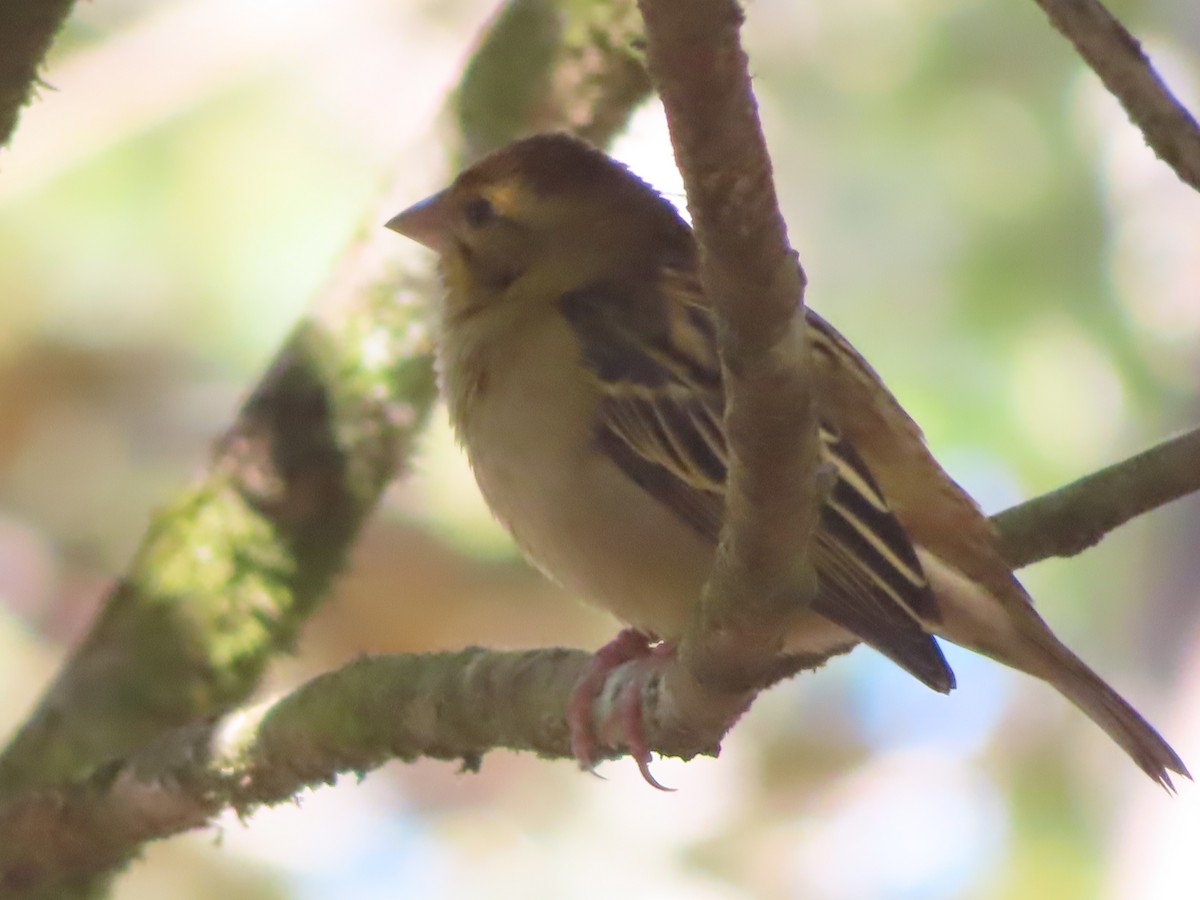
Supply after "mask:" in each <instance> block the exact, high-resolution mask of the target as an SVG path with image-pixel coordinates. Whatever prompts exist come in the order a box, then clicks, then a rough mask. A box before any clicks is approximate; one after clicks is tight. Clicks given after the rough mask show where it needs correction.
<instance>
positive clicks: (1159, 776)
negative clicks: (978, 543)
mask: <svg viewBox="0 0 1200 900" xmlns="http://www.w3.org/2000/svg"><path fill="white" fill-rule="evenodd" d="M917 554H918V556H919V557H920V559H921V564H922V566H923V567H924V569H925V572H926V574H927V575H928V576H929V581H930V584H931V585H932V587H933V590H934V594H935V595H936V596H937V598H938V602H939V603H940V604H941V605H942V614H943V618H942V622H940V623H937V624H936V625H934V624H933V623H930V630H932V631H934V632H935V633H936V634H939V635H940V636H942V637H945V638H947V639H949V640H951V641H953V642H954V643H956V644H961V645H962V646H964V647H968V648H970V649H972V650H975V651H977V652H979V653H983V654H985V655H987V656H990V657H991V658H992V659H994V660H996V661H997V662H1002V663H1004V664H1005V665H1008V666H1012V667H1013V668H1014V669H1019V670H1021V671H1022V672H1026V673H1028V674H1030V675H1033V676H1034V677H1036V678H1040V679H1042V680H1043V681H1045V682H1048V683H1049V684H1050V685H1052V686H1053V687H1054V688H1055V689H1056V690H1058V692H1059V693H1061V694H1062V695H1063V696H1064V697H1066V698H1067V699H1068V700H1070V701H1071V702H1072V703H1074V704H1075V705H1076V706H1077V707H1079V709H1081V710H1082V711H1083V712H1084V713H1085V714H1086V715H1087V716H1088V718H1090V719H1091V720H1092V721H1093V722H1095V723H1096V724H1097V725H1099V726H1100V727H1101V728H1103V729H1104V731H1105V733H1107V734H1108V736H1109V737H1110V738H1112V739H1113V741H1115V742H1116V743H1117V745H1118V746H1119V747H1120V748H1121V749H1122V750H1124V751H1125V752H1126V753H1128V754H1129V757H1130V758H1131V759H1132V760H1133V761H1134V762H1135V763H1137V764H1138V767H1139V768H1140V769H1141V770H1142V771H1143V772H1145V773H1146V774H1147V775H1149V776H1150V777H1151V778H1153V779H1154V780H1155V781H1157V782H1158V783H1159V784H1161V785H1162V786H1163V787H1164V788H1166V789H1167V790H1169V791H1172V792H1173V791H1174V790H1175V785H1174V784H1173V783H1172V781H1171V774H1170V773H1175V774H1176V775H1182V776H1183V777H1184V778H1187V779H1189V780H1190V779H1191V777H1192V776H1191V774H1190V773H1189V772H1188V770H1187V767H1186V766H1185V765H1184V764H1183V760H1181V759H1180V758H1179V755H1178V754H1177V753H1176V752H1175V751H1174V750H1173V749H1171V745H1170V744H1168V743H1167V742H1166V741H1165V740H1164V739H1163V737H1162V735H1160V734H1159V733H1158V732H1157V731H1155V730H1154V728H1153V726H1151V725H1150V723H1149V722H1147V721H1146V720H1145V719H1143V718H1142V716H1141V714H1140V713H1139V712H1138V711H1137V710H1136V709H1134V708H1133V707H1132V706H1130V705H1129V704H1128V703H1127V702H1126V701H1125V700H1124V699H1123V698H1122V697H1121V695H1120V694H1118V693H1117V692H1116V691H1114V690H1113V689H1112V688H1111V687H1109V686H1108V684H1107V683H1105V681H1104V679H1102V678H1101V677H1100V676H1099V675H1097V674H1096V673H1095V672H1093V671H1092V670H1091V669H1090V668H1088V666H1087V664H1086V663H1084V662H1083V660H1081V659H1080V658H1079V657H1078V656H1076V655H1075V654H1074V653H1072V652H1071V651H1070V650H1069V649H1068V648H1067V647H1066V646H1065V645H1064V644H1063V643H1062V642H1061V641H1060V640H1059V639H1058V638H1056V637H1055V636H1054V634H1053V632H1051V631H1050V626H1048V625H1047V624H1046V623H1045V622H1043V621H1042V618H1041V616H1039V615H1038V614H1037V612H1035V611H1034V609H1033V607H1032V606H1031V605H1029V604H1028V603H1026V602H1024V598H1023V597H1013V598H1006V599H1005V600H1000V599H998V598H996V597H994V596H992V595H991V594H989V593H988V592H987V591H985V590H984V589H983V588H981V587H979V586H978V585H976V584H975V583H973V582H971V581H970V580H969V579H967V578H966V577H964V576H963V575H962V574H961V573H959V572H957V571H956V570H954V569H952V568H951V567H949V566H948V565H946V564H945V563H944V562H942V561H941V560H940V559H938V558H937V557H936V556H934V555H933V554H931V553H929V552H928V551H926V550H924V549H922V548H918V550H917Z"/></svg>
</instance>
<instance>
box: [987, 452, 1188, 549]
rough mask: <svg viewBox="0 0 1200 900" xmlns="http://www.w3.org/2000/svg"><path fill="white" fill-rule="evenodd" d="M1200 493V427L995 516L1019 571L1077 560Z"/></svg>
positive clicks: (1002, 541) (1002, 542)
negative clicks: (1129, 526)
mask: <svg viewBox="0 0 1200 900" xmlns="http://www.w3.org/2000/svg"><path fill="white" fill-rule="evenodd" d="M1198 490H1200V428H1197V429H1195V430H1194V431H1189V432H1187V433H1186V434H1182V435H1180V436H1179V437H1175V438H1172V439H1171V440H1169V441H1164V442H1163V443H1161V444H1159V445H1157V446H1155V447H1151V448H1150V449H1149V450H1146V451H1143V452H1142V453H1139V454H1138V455H1137V456H1134V457H1132V458H1130V459H1126V460H1124V461H1122V462H1119V463H1115V464H1114V465H1111V466H1109V467H1108V468H1106V469H1101V470H1100V471H1099V472H1093V473H1092V474H1091V475H1085V476H1084V477H1083V478H1080V479H1079V480H1078V481H1073V482H1072V483H1071V484H1068V485H1066V486H1064V487H1061V488H1059V489H1058V490H1056V491H1051V492H1050V493H1048V494H1043V495H1042V496H1040V497H1035V498H1034V499H1033V500H1029V501H1027V502H1025V503H1022V504H1020V505H1019V506H1014V507H1013V508H1012V509H1007V510H1005V511H1004V512H1002V513H998V514H997V515H995V516H993V517H992V521H993V522H994V523H995V525H996V528H997V530H998V531H999V532H1000V540H1001V546H1002V548H1003V550H1004V555H1005V557H1006V558H1007V559H1008V561H1009V562H1010V563H1012V565H1013V567H1014V568H1017V567H1020V566H1027V565H1030V564H1031V563H1035V562H1038V561H1039V560H1043V559H1048V558H1049V557H1051V556H1074V555H1075V554H1077V553H1081V552H1083V551H1084V550H1086V549H1087V548H1088V547H1091V546H1094V545H1095V544H1096V543H1098V542H1099V541H1100V539H1101V538H1103V537H1104V536H1105V535H1106V534H1108V533H1109V532H1110V531H1112V530H1114V529H1116V528H1119V527H1120V526H1122V525H1124V524H1125V523H1126V522H1128V521H1129V520H1130V519H1135V518H1137V517H1138V516H1140V515H1142V514H1143V513H1146V512H1149V511H1150V510H1152V509H1157V508H1158V507H1160V506H1163V505H1165V504H1167V503H1170V502H1171V501H1172V500H1177V499H1179V498H1180V497H1183V496H1186V495H1188V494H1192V493H1195V492H1196V491H1198Z"/></svg>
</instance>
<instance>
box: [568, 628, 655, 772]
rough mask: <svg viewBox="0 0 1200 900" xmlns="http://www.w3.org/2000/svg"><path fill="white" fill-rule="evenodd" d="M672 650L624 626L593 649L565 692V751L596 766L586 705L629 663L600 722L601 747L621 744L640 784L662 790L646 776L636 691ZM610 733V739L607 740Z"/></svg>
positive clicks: (646, 757) (647, 757) (639, 695)
mask: <svg viewBox="0 0 1200 900" xmlns="http://www.w3.org/2000/svg"><path fill="white" fill-rule="evenodd" d="M674 652H675V648H674V646H673V645H671V644H653V643H652V638H650V637H649V636H647V635H645V634H643V633H642V632H640V631H635V630H634V629H631V628H627V629H625V630H624V631H622V632H621V633H620V634H618V635H617V636H616V637H615V638H613V639H612V640H611V641H609V642H608V643H607V644H605V645H604V646H603V647H601V648H600V649H599V650H597V651H596V653H595V655H594V656H593V657H592V661H591V663H590V664H589V666H588V668H587V669H586V670H585V671H584V673H583V676H582V677H581V678H580V679H579V683H578V684H577V685H576V686H575V690H574V692H573V693H572V694H571V700H570V702H569V703H568V705H567V726H568V728H569V730H570V734H571V753H572V754H574V756H575V758H576V759H577V760H578V761H579V764H580V765H581V766H582V767H583V768H584V769H586V770H587V771H589V772H592V771H594V767H595V764H596V745H597V743H598V742H597V736H596V731H595V729H593V728H592V703H593V702H594V701H595V699H596V697H597V695H598V694H599V693H600V692H601V691H602V690H603V689H604V684H605V682H606V681H607V679H608V676H609V675H610V674H611V673H612V671H613V670H614V669H616V668H617V667H618V666H623V665H625V663H629V662H633V663H635V666H634V668H633V671H632V672H631V673H630V677H629V680H628V681H627V682H626V683H624V684H622V685H621V686H620V689H619V690H620V693H619V694H618V696H617V697H616V699H615V702H614V704H613V710H612V713H611V714H610V715H609V716H608V717H606V719H605V720H604V721H603V722H602V723H601V727H600V730H601V731H602V732H604V733H605V736H606V743H609V744H612V745H615V746H623V747H625V748H626V749H627V750H628V751H629V754H630V755H631V756H632V757H633V758H634V760H635V761H636V762H637V765H638V771H639V772H641V773H642V777H643V778H644V779H646V783H647V784H649V785H651V786H652V787H655V788H657V789H658V790H660V791H670V790H674V788H668V787H664V786H663V785H662V784H661V783H660V782H659V781H658V779H656V778H655V777H654V775H653V774H651V772H650V748H649V747H647V746H646V739H645V735H644V733H643V729H642V687H643V685H644V684H645V682H646V679H647V678H649V677H650V676H651V675H652V674H653V673H654V671H655V670H656V669H657V668H658V667H660V666H661V665H662V663H663V661H664V660H666V659H669V658H670V656H671V655H672V654H673V653H674ZM609 735H611V737H609Z"/></svg>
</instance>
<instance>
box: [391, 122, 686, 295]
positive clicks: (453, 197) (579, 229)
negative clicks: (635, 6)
mask: <svg viewBox="0 0 1200 900" xmlns="http://www.w3.org/2000/svg"><path fill="white" fill-rule="evenodd" d="M387 227H388V228H390V229H391V230H393V231H396V232H398V233H399V234H402V235H404V236H405V237H408V238H411V239H412V240H414V241H417V242H418V243H420V244H423V245H425V246H426V247H429V248H430V249H432V250H434V251H436V252H437V253H438V254H439V255H440V256H441V258H442V272H443V275H444V277H445V280H446V285H447V288H448V292H449V295H450V297H449V300H450V302H451V303H452V304H455V303H468V304H470V305H475V304H478V303H480V302H486V301H488V300H492V299H494V298H496V297H499V296H507V295H509V294H513V295H517V296H520V297H525V298H532V297H539V296H540V297H550V296H554V295H556V294H559V293H562V292H565V291H568V290H572V289H574V288H576V287H579V286H581V285H583V284H588V283H592V282H595V281H598V280H604V279H611V278H620V277H626V276H636V275H642V274H643V273H645V272H646V271H647V270H651V269H654V268H656V267H657V266H659V265H661V264H662V263H664V262H673V263H679V262H681V261H682V260H681V258H680V257H681V256H686V255H687V254H690V253H691V252H692V251H691V248H692V237H691V232H690V229H689V228H688V226H687V225H686V224H684V222H683V221H682V219H681V218H680V217H679V214H678V213H677V212H676V211H675V209H674V207H672V206H671V204H670V203H668V202H667V201H666V200H664V199H663V198H662V197H661V196H660V195H659V194H658V193H657V192H656V191H655V190H654V189H653V188H651V187H650V186H649V185H647V184H646V183H645V182H643V181H642V180H641V179H639V178H638V177H637V176H635V175H633V174H632V173H631V172H630V171H629V170H628V169H626V168H625V167H624V166H622V165H621V164H620V163H617V162H616V161H614V160H612V159H610V158H609V157H608V156H606V155H605V154H603V153H601V152H600V151H599V150H596V149H594V148H593V147H591V146H589V145H588V144H586V143H584V142H583V141H581V140H578V139H577V138H573V137H570V136H568V135H565V134H543V135H537V136H535V137H530V138H526V139H524V140H521V141H517V142H516V143H513V144H510V145H508V146H507V147H505V148H503V149H501V150H498V151H496V152H495V153H493V154H491V155H490V156H488V157H486V158H484V159H483V160H481V161H480V162H479V163H477V164H476V165H474V166H472V167H471V168H469V169H467V170H466V171H464V172H463V173H462V174H461V175H459V176H458V178H457V179H455V181H454V183H453V184H451V185H450V186H449V187H448V188H446V189H445V190H443V191H440V192H438V193H436V194H434V195H433V196H431V197H429V198H427V199H425V200H423V201H421V202H420V203H417V204H415V205H414V206H411V207H409V208H408V209H406V210H405V211H404V212H402V213H400V214H399V215H397V216H396V217H394V218H393V219H391V220H390V221H389V222H388V223H387ZM518 283H520V285H521V288H522V289H521V290H519V291H510V290H509V289H510V288H512V287H513V286H514V285H516V284H518Z"/></svg>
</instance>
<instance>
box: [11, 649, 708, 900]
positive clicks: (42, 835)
mask: <svg viewBox="0 0 1200 900" xmlns="http://www.w3.org/2000/svg"><path fill="white" fill-rule="evenodd" d="M590 659H591V655H590V654H588V653H584V652H583V651H578V650H536V651H524V652H507V653H505V652H499V651H490V650H484V649H480V648H471V649H467V650H462V651H458V652H454V653H438V654H422V655H397V656H388V657H377V658H371V659H362V660H358V661H357V662H354V663H351V664H350V665H348V666H346V667H345V668H343V669H341V670H339V671H337V672H331V673H328V674H325V675H321V676H319V677H317V678H315V679H313V680H312V681H310V682H309V683H308V684H306V685H304V686H302V687H301V688H299V689H297V690H296V691H294V692H293V693H291V694H289V695H288V696H286V697H283V698H282V699H279V700H275V701H273V702H270V703H264V704H261V705H258V706H255V707H252V708H249V709H246V710H241V711H238V712H235V713H232V714H230V715H228V716H226V717H224V718H223V719H221V720H220V721H218V722H215V723H209V724H196V725H190V726H187V727H184V728H181V729H179V730H178V731H175V732H172V733H169V734H167V735H165V736H162V737H160V738H158V739H157V740H155V741H154V742H153V743H151V744H150V745H148V746H147V747H145V748H143V749H141V750H139V751H138V752H137V753H136V754H135V755H133V756H132V757H131V758H129V759H128V760H125V761H124V762H122V763H120V764H119V765H112V766H109V767H106V768H104V769H101V770H100V771H98V772H96V773H95V774H94V775H93V776H91V777H90V778H89V779H87V780H85V781H83V782H80V783H79V784H76V785H73V786H70V787H66V788H58V789H43V790H40V791H37V792H34V793H31V794H29V795H26V796H25V797H23V798H21V799H19V800H17V801H15V802H12V803H10V804H8V805H6V806H3V807H0V894H2V895H3V896H5V897H12V896H16V895H17V892H20V891H32V890H35V889H36V890H41V891H48V890H51V889H54V888H55V887H57V886H59V885H62V884H64V883H66V884H70V883H72V882H73V881H75V880H79V879H83V878H86V877H87V876H88V875H89V874H92V873H96V872H102V871H104V870H106V869H108V868H110V867H112V866H113V865H116V864H119V863H120V862H121V861H123V860H124V859H125V858H127V856H128V855H129V853H130V852H131V851H132V850H133V849H135V848H136V847H138V846H140V845H141V844H143V843H145V842H146V841H148V840H152V839H158V838H162V837H167V836H169V835H172V834H177V833H179V832H181V831H185V830H188V829H192V828H199V827H203V826H204V825H206V824H207V823H208V822H209V821H210V820H211V819H212V818H213V817H214V816H215V815H217V814H218V813H219V812H221V811H222V810H223V809H225V808H227V807H228V808H232V809H235V810H237V812H238V813H239V814H242V815H247V814H249V813H250V812H252V811H253V810H254V809H255V808H256V807H258V806H260V805H262V804H266V803H276V802H279V801H281V800H286V799H288V798H289V797H291V796H293V795H294V794H296V793H297V792H298V791H300V790H302V789H303V788H305V787H315V786H317V785H320V784H327V783H331V782H333V781H334V780H335V779H336V777H337V775H338V774H339V773H351V772H353V773H357V774H359V775H362V774H363V773H365V772H367V771H369V770H371V769H374V768H375V767H377V766H379V765H381V764H382V763H383V762H386V761H387V760H389V759H402V760H406V761H412V760H414V759H417V758H419V757H429V758H434V759H449V760H461V761H462V764H463V767H464V768H465V769H470V770H475V769H478V767H479V766H480V764H481V761H482V756H483V754H484V753H486V752H487V751H489V750H493V749H497V748H502V747H503V748H508V749H512V750H527V751H532V752H534V753H537V754H539V755H541V756H547V757H553V758H559V759H570V758H572V757H571V749H570V738H569V735H568V731H567V726H566V723H565V714H566V705H567V703H568V700H569V696H570V693H571V691H572V689H573V686H574V684H575V682H576V681H577V680H578V679H579V677H580V675H581V674H582V673H583V671H584V669H585V667H586V666H587V665H588V663H589V661H590ZM612 700H613V697H612V696H611V695H609V696H608V697H607V698H606V700H605V702H606V703H608V704H610V705H609V706H608V707H607V708H608V709H611V703H612ZM650 736H651V739H652V740H653V743H654V744H655V745H656V746H658V747H661V748H662V749H663V751H664V752H667V753H672V754H676V755H680V756H684V757H691V756H693V755H695V754H696V753H697V752H707V753H713V752H715V748H714V746H713V745H711V744H706V743H698V740H699V739H698V738H697V736H696V735H695V734H693V733H691V732H689V731H687V730H679V731H674V732H671V731H665V730H660V731H655V732H653V733H652V734H651V735H650Z"/></svg>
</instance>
